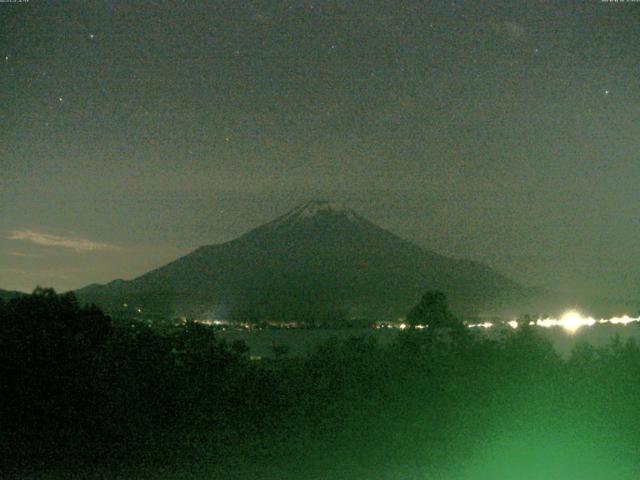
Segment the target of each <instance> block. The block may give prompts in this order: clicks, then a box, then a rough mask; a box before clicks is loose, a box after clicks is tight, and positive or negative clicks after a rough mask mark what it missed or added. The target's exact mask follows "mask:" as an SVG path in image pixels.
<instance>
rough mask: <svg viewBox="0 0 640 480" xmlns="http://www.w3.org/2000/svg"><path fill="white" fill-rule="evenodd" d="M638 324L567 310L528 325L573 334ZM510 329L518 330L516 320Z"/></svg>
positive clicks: (625, 318)
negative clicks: (596, 327)
mask: <svg viewBox="0 0 640 480" xmlns="http://www.w3.org/2000/svg"><path fill="white" fill-rule="evenodd" d="M634 322H640V317H637V318H633V317H629V316H628V315H624V316H622V317H612V318H601V319H600V320H596V319H595V318H593V317H585V316H583V315H582V314H581V313H580V312H578V311H577V310H569V311H568V312H566V313H564V314H563V315H562V316H561V317H560V318H549V317H547V318H539V319H538V320H535V321H531V322H529V325H532V326H538V327H543V328H551V327H561V328H563V329H565V330H566V331H567V332H569V333H575V332H576V331H578V329H579V328H582V327H591V326H593V325H595V324H596V323H598V324H603V323H609V324H611V325H628V324H630V323H634ZM506 324H507V325H509V326H510V327H511V328H518V322H517V321H516V320H511V321H510V322H506ZM468 326H469V328H491V327H493V326H494V324H493V323H490V322H484V323H472V324H469V325H468Z"/></svg>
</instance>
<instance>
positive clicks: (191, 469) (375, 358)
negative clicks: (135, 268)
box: [0, 289, 640, 479]
mask: <svg viewBox="0 0 640 480" xmlns="http://www.w3.org/2000/svg"><path fill="white" fill-rule="evenodd" d="M425 299H426V300H425ZM425 299H423V301H422V302H421V305H422V307H418V308H417V309H416V310H417V311H418V313H420V311H421V312H422V313H420V315H421V316H418V313H416V314H415V315H416V319H420V318H424V316H425V315H426V313H425V312H428V311H429V308H430V309H431V311H432V313H433V312H439V313H438V314H439V315H441V317H438V318H439V320H438V321H437V323H438V325H445V326H450V325H452V324H454V323H455V322H454V319H453V317H452V316H450V314H449V313H448V310H447V308H446V299H444V297H440V296H438V295H435V296H434V295H432V294H429V295H427V296H425ZM423 307H424V308H423ZM427 307H429V308H427ZM421 309H422V310H421ZM416 321H418V320H416ZM438 330H439V329H438V328H432V329H426V330H421V331H418V330H413V329H409V330H408V331H405V332H402V333H400V334H399V335H398V338H397V340H396V341H395V342H393V343H392V344H390V345H380V344H377V343H376V342H375V340H373V339H372V338H366V339H362V338H352V339H350V340H348V341H339V340H337V339H332V340H330V341H328V342H325V343H322V344H320V345H318V346H317V347H316V348H315V350H314V351H313V352H312V353H310V354H308V355H305V356H301V357H292V356H289V355H286V354H281V355H276V358H272V359H263V360H261V361H259V362H256V361H252V360H251V359H250V357H249V355H248V353H249V352H248V348H247V347H246V345H244V344H242V343H235V344H232V345H229V344H226V343H225V342H223V341H221V340H219V339H218V338H217V337H216V335H215V333H214V331H213V330H211V329H210V328H208V327H206V326H202V325H197V324H187V325H185V326H184V327H183V328H181V329H179V330H176V331H175V332H174V333H172V334H166V335H159V334H157V333H155V332H154V331H153V330H152V329H151V328H149V327H148V326H146V325H144V324H141V323H136V322H132V321H115V320H112V319H110V318H109V317H108V316H106V315H104V314H103V313H102V312H101V311H100V310H99V309H98V308H96V307H93V306H89V307H87V306H81V305H80V304H79V303H78V301H77V300H76V298H75V297H74V295H73V294H71V293H68V294H63V295H58V294H56V293H55V292H54V291H53V290H50V289H37V290H36V291H34V292H33V294H32V295H26V296H22V297H19V298H14V299H11V300H10V301H9V302H0V356H1V358H0V385H1V388H2V402H1V403H0V424H1V425H2V426H3V428H2V430H1V433H0V435H1V436H0V452H2V456H3V458H2V465H4V467H3V468H4V472H5V474H4V476H3V478H26V477H28V476H29V475H33V476H34V478H35V477H38V478H39V475H40V474H41V473H42V472H45V471H54V472H60V474H61V477H60V478H76V477H79V476H82V478H93V477H92V475H94V476H95V478H105V477H106V478H113V477H115V476H116V473H115V472H118V474H121V475H124V477H125V478H200V477H202V478H400V477H398V475H400V474H402V475H400V476H401V477H402V478H423V477H424V478H431V477H430V476H429V475H433V476H434V477H435V476H436V475H440V474H441V473H442V472H447V471H451V469H455V468H462V467H460V466H461V465H462V466H465V465H467V466H468V465H471V466H470V467H469V468H472V467H473V468H476V466H474V465H475V463H473V462H472V463H470V462H471V460H469V459H470V458H476V459H475V460H474V461H475V462H476V463H479V464H480V466H478V467H477V468H481V467H482V465H483V463H482V462H485V461H490V462H494V463H495V462H498V463H499V461H501V454H500V455H498V454H492V453H490V452H487V451H485V453H484V454H483V448H484V449H486V448H489V447H487V445H490V443H489V442H490V441H494V440H495V441H497V440H496V439H501V438H503V437H504V438H507V439H511V440H509V441H507V440H505V442H506V443H507V444H508V445H509V447H508V448H507V447H504V448H503V449H502V450H499V451H500V452H503V453H504V454H505V458H504V459H502V460H504V461H508V457H509V456H511V457H515V458H520V457H522V458H523V459H528V460H526V461H530V462H536V461H539V462H541V463H545V462H546V463H545V464H549V463H550V462H551V463H552V461H553V458H555V457H549V456H548V455H547V453H546V451H542V450H540V448H541V447H540V446H539V444H544V443H545V442H546V444H547V445H552V446H553V445H554V442H557V443H558V447H559V448H564V449H566V452H568V453H567V455H574V456H575V457H576V458H578V457H580V456H582V454H583V450H584V451H587V450H589V448H590V446H591V444H592V443H593V444H594V445H601V448H604V449H605V450H607V449H610V450H615V449H618V451H619V452H622V453H620V455H624V452H625V451H631V450H629V449H630V448H631V447H633V446H634V445H638V444H640V429H639V428H637V426H638V425H640V410H639V409H638V405H640V382H638V379H640V348H638V346H637V345H636V344H635V343H634V342H632V341H630V342H627V343H621V342H619V341H617V342H613V343H612V344H611V345H610V346H608V347H607V348H594V347H591V346H589V345H580V346H579V347H577V348H576V349H575V351H574V352H573V354H572V355H571V356H570V358H568V359H563V358H562V357H560V356H559V355H558V354H557V353H556V352H555V351H554V349H553V348H552V346H551V345H550V344H549V343H548V342H547V341H546V340H543V339H541V338H540V337H539V336H538V335H537V333H536V330H535V329H534V328H529V327H524V328H519V329H518V330H516V331H513V332H512V331H507V330H505V332H504V335H503V336H502V338H500V339H498V340H490V339H488V338H486V337H482V336H480V335H474V334H473V333H472V332H470V331H469V330H464V329H448V331H447V333H446V335H442V334H440V333H439V332H438ZM514 432H516V433H514ZM517 432H520V433H517ZM541 432H542V433H541ZM518 435H519V436H518ZM581 435H582V437H581ZM565 439H566V441H564V440H565ZM572 439H573V440H572ZM585 439H586V440H585ZM563 441H564V443H563ZM509 442H511V443H509ZM572 442H573V443H572ZM585 442H586V443H585ZM607 442H608V443H607ZM496 448H497V447H496ZM625 449H626V450H625ZM470 452H478V453H477V457H472V456H471V454H470ZM505 452H510V453H509V455H508V456H507V454H506V453H505ZM519 456H520V457H519ZM548 458H551V460H549V461H547V460H548ZM522 461H525V460H522ZM606 461H607V458H606V457H605V459H604V460H602V462H606ZM633 461H635V462H637V461H638V460H637V459H635V458H634V459H633ZM587 463H588V462H587ZM582 464H584V461H583V462H582ZM582 464H580V465H582ZM577 465H578V463H576V464H575V465H574V467H575V468H582V467H578V466H577ZM589 465H590V464H589ZM606 465H609V464H608V463H607V464H606ZM486 468H487V469H489V471H491V472H496V471H498V470H496V469H497V468H498V467H486ZM491 468H493V470H491ZM563 468H564V467H563ZM572 468H573V467H572ZM590 468H591V467H590ZM612 468H613V467H612ZM615 468H617V467H615ZM620 468H622V467H620ZM625 468H626V467H625ZM510 471H511V473H512V474H513V475H515V476H514V477H513V478H525V479H526V478H528V477H527V476H526V475H517V471H516V470H513V469H512V470H510ZM80 472H83V473H82V475H81V474H80ZM105 472H108V473H105ZM178 472H182V473H181V475H183V477H180V475H179V474H178ZM590 472H591V473H593V472H596V473H597V469H595V470H594V469H593V468H591V469H590ZM621 472H622V473H621ZM625 472H626V470H624V469H622V470H620V471H617V470H616V471H615V472H614V473H611V471H607V472H605V473H603V475H604V476H602V477H598V476H592V477H588V478H607V477H606V475H616V477H615V478H626V477H624V473H625ZM216 475H217V476H216ZM252 475H254V476H252ZM314 475H315V476H314ZM576 475H577V474H576ZM56 478H57V477H56ZM456 478H458V477H456ZM464 478H467V477H464ZM469 478H484V477H482V476H476V477H473V476H472V477H469ZM501 478H508V477H504V476H502V477H501ZM565 478H577V477H575V476H574V477H571V476H569V477H565ZM609 478H613V477H609ZM629 478H632V477H629Z"/></svg>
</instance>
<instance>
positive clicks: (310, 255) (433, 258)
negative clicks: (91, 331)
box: [77, 201, 522, 319]
mask: <svg viewBox="0 0 640 480" xmlns="http://www.w3.org/2000/svg"><path fill="white" fill-rule="evenodd" d="M427 289H439V290H442V291H444V292H445V293H447V295H448V297H449V298H450V300H451V303H452V305H453V307H454V309H456V310H458V311H460V312H466V313H470V312H477V311H480V310H484V309H487V308H489V306H491V307H492V308H493V307H495V306H496V305H499V304H503V303H504V302H507V301H509V299H510V298H513V297H514V296H519V295H520V294H521V292H522V289H521V288H520V287H519V286H518V285H517V284H516V283H514V282H512V281H511V280H509V279H507V278H505V277H503V276H502V275H500V274H498V273H496V272H494V271H493V270H491V269H490V268H488V267H486V266H484V265H481V264H479V263H476V262H471V261H466V260H455V259H451V258H447V257H444V256H442V255H438V254H436V253H434V252H431V251H429V250H426V249H423V248H420V247H418V246H417V245H414V244H413V243H410V242H408V241H406V240H403V239H401V238H399V237H398V236H396V235H394V234H393V233H391V232H389V231H387V230H384V229H382V228H380V227H378V226H376V225H374V224H373V223H371V222H369V221H368V220H366V219H364V218H363V217H361V216H359V215H358V214H356V213H355V212H353V211H352V210H350V209H348V208H346V207H344V206H342V205H336V204H331V203H327V202H318V201H313V202H308V203H306V204H304V205H301V206H299V207H298V208H296V209H294V210H292V211H290V212H289V213H287V214H285V215H283V216H281V217H279V218H277V219H275V220H274V221H272V222H270V223H267V224H265V225H262V226H260V227H258V228H256V229H254V230H251V231H250V232H248V233H246V234H245V235H242V236H241V237H239V238H237V239H235V240H232V241H230V242H227V243H224V244H218V245H209V246H204V247H200V248H198V249H196V250H195V251H193V252H192V253H190V254H188V255H185V256H184V257H182V258H179V259H177V260H175V261H174V262H171V263H169V264H167V265H165V266H163V267H160V268H158V269H156V270H153V271H151V272H148V273H146V274H144V275H142V276H140V277H138V278H136V279H134V280H131V281H122V280H117V281H115V282H111V283H110V284H107V285H104V286H90V287H86V288H84V289H82V290H79V291H78V292H77V293H78V295H79V297H80V298H81V299H82V300H85V301H92V302H96V303H98V304H99V305H102V306H103V307H105V308H107V309H111V310H113V309H115V308H121V307H122V305H124V304H127V306H135V307H140V308H142V309H143V310H145V311H150V312H157V313H159V314H163V315H172V316H176V315H181V314H207V315H209V316H212V317H219V318H226V317H238V318H243V317H244V318H263V319H267V318H276V319H297V318H300V317H309V316H313V315H315V316H320V317H323V316H324V317H326V316H329V317H330V316H335V315H336V314H340V315H346V316H363V315H368V316H372V315H374V316H388V315H403V314H404V313H406V311H407V309H408V308H410V307H411V306H412V305H413V304H415V303H416V302H417V301H418V299H419V298H420V296H421V294H422V293H423V292H424V291H425V290H427Z"/></svg>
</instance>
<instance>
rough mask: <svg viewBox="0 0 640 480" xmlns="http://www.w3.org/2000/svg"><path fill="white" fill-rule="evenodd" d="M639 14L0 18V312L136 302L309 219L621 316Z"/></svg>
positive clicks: (639, 141)
mask: <svg viewBox="0 0 640 480" xmlns="http://www.w3.org/2000/svg"><path fill="white" fill-rule="evenodd" d="M241 3H242V4H241ZM639 12H640V4H634V3H612V2H600V1H589V2H562V3H548V2H542V1H531V2H491V3H486V2H464V1H459V2H449V1H447V2H444V1H442V2H440V1H437V2H435V1H434V2H419V1H407V2H404V3H402V4H400V5H395V4H394V5H391V4H387V3H385V2H351V1H343V2H314V1H310V0H305V1H288V0H285V1H279V2H272V1H266V0H265V1H252V2H246V3H243V2H232V1H229V2H227V1H221V2H216V3H215V4H213V3H212V4H209V5H202V4H195V3H194V4H184V3H180V2H162V3H157V4H156V3H152V4H148V5H147V6H146V7H145V8H141V7H140V6H139V5H136V4H132V3H123V2H113V3H108V4H105V3H103V2H98V1H88V2H69V3H65V4H64V5H52V4H45V3H44V2H37V1H31V2H28V3H3V4H1V5H0V25H1V26H2V32H3V35H2V37H1V41H0V71H1V75H0V87H1V91H2V92H3V98H4V101H3V107H4V108H3V109H2V112H0V118H1V119H2V121H3V122H2V123H3V128H2V130H1V131H0V172H2V173H1V174H0V288H3V289H18V290H23V291H25V290H31V289H32V288H34V287H35V286H36V285H38V284H40V285H45V286H53V287H55V288H56V289H58V290H67V289H75V288H79V287H82V286H85V285H87V284H90V283H94V282H101V283H102V282H108V281H110V280H113V279H116V278H125V279H130V278H133V277H135V276H138V275H140V274H142V273H145V272H146V271H148V270H150V269H152V268H155V267H158V266H160V265H162V264H163V263H166V262H168V261H170V260H173V259H175V258H177V257H179V256H180V255H183V254H185V253H187V252H189V251H191V250H192V249H194V248H196V247H197V246H200V245H208V244H212V243H220V242H224V241H228V240H231V239H233V238H235V237H237V236H239V235H241V234H243V233H245V232H246V231H248V230H250V229H252V228H254V227H257V226H259V225H261V224H263V223H265V222H268V221H271V220H272V219H274V218H275V217H277V216H279V215H282V214H284V213H286V212H287V211H288V210H290V209H292V208H294V207H295V206H297V205H298V204H300V203H302V202H303V201H306V200H309V199H316V198H321V199H326V200H330V201H336V202H341V203H344V204H347V205H348V206H349V207H350V208H353V209H354V210H355V211H356V212H358V213H359V214H361V215H363V216H364V217H366V218H367V219H369V220H370V221H372V222H374V223H376V224H378V225H380V226H382V227H383V228H386V229H388V230H390V231H392V232H393V233H395V234H397V235H398V236H400V237H403V238H405V239H407V240H410V241H412V242H414V243H416V244H418V245H420V246H422V247H425V248H428V249H430V250H433V251H435V252H438V253H441V254H444V255H448V256H454V257H458V258H467V259H472V260H477V261H480V262H483V263H485V264H487V265H489V266H491V267H492V268H495V269H496V270H497V271H499V272H501V273H503V274H505V275H507V276H509V277H510V278H512V279H514V280H516V281H519V282H521V283H523V284H525V285H540V286H544V287H548V288H554V289H566V290H580V291H588V292H596V293H598V294H601V295H614V296H634V295H637V294H638V293H640V292H639V289H638V282H639V280H640V252H639V251H638V249H637V248H636V246H635V243H636V242H635V239H636V238H638V236H639V235H640V223H638V222H637V220H636V217H637V212H636V208H635V205H636V204H637V203H638V200H640V198H639V197H640V192H639V191H638V189H637V185H636V179H637V178H639V175H640V162H639V161H637V160H638V159H637V156H638V152H640V123H639V122H637V114H638V111H640V96H639V95H638V92H640V79H639V77H638V76H637V65H638V64H639V60H640V59H639V58H638V56H639V54H638V52H637V49H635V48H634V47H633V46H634V44H635V41H636V40H637V29H638V18H639V15H638V14H639Z"/></svg>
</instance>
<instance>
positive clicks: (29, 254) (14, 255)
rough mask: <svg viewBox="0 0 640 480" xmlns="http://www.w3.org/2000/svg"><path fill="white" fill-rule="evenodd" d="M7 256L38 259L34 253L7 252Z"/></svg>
mask: <svg viewBox="0 0 640 480" xmlns="http://www.w3.org/2000/svg"><path fill="white" fill-rule="evenodd" d="M7 255H11V256H12V257H28V258H33V257H39V256H40V255H36V254H35V253H25V252H7Z"/></svg>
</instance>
